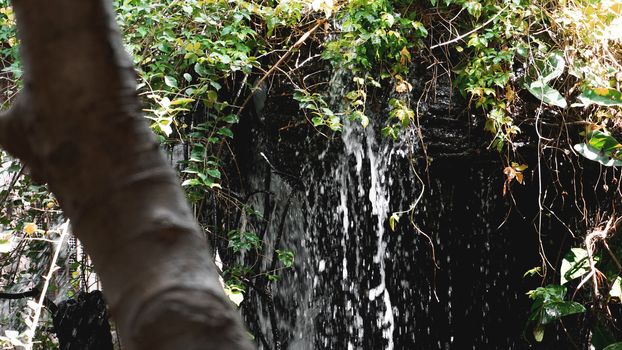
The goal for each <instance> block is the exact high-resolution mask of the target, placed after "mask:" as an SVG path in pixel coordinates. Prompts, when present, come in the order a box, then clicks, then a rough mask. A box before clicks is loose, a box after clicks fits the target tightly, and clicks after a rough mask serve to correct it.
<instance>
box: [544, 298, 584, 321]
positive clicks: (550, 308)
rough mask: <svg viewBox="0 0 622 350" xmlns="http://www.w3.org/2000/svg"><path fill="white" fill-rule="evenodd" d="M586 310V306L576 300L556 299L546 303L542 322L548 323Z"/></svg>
mask: <svg viewBox="0 0 622 350" xmlns="http://www.w3.org/2000/svg"><path fill="white" fill-rule="evenodd" d="M581 312H585V307H584V306H583V305H581V304H579V303H577V302H574V301H554V302H550V303H545V304H544V315H543V317H542V324H548V323H551V322H553V321H555V320H558V319H560V318H561V317H564V316H568V315H573V314H578V313H581Z"/></svg>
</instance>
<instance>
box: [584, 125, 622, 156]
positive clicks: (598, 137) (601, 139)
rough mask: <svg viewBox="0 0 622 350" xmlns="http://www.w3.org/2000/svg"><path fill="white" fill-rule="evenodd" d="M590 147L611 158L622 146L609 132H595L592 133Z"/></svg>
mask: <svg viewBox="0 0 622 350" xmlns="http://www.w3.org/2000/svg"><path fill="white" fill-rule="evenodd" d="M589 136H590V140H589V141H588V143H589V145H590V146H592V147H594V148H596V149H597V150H599V151H600V152H601V153H603V155H605V156H611V154H612V153H613V152H614V151H616V150H617V149H619V148H622V145H621V144H620V143H619V142H618V140H616V139H615V138H614V137H613V136H611V135H610V134H609V133H608V132H605V131H600V130H595V131H593V132H591V133H590V135H589Z"/></svg>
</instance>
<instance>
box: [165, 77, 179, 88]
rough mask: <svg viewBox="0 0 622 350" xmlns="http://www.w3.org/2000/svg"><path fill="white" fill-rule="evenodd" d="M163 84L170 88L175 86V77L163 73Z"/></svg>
mask: <svg viewBox="0 0 622 350" xmlns="http://www.w3.org/2000/svg"><path fill="white" fill-rule="evenodd" d="M164 84H166V85H167V86H169V87H172V88H176V87H177V79H175V78H173V77H171V76H169V75H165V76H164Z"/></svg>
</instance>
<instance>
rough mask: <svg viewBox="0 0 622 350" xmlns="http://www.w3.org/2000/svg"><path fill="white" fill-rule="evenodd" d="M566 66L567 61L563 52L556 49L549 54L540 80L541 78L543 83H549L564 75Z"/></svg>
mask: <svg viewBox="0 0 622 350" xmlns="http://www.w3.org/2000/svg"><path fill="white" fill-rule="evenodd" d="M565 67H566V61H565V60H564V56H563V53H562V52H561V51H554V52H552V53H551V54H549V56H548V58H547V60H546V61H545V63H544V69H543V70H542V72H541V76H540V77H539V78H538V80H541V81H542V82H543V83H548V82H549V81H551V80H553V79H555V78H557V77H559V76H560V75H562V73H564V68H565Z"/></svg>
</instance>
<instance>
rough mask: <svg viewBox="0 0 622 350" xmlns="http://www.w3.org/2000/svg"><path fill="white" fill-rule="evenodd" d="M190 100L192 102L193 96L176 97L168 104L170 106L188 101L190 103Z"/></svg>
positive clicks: (184, 103) (185, 103)
mask: <svg viewBox="0 0 622 350" xmlns="http://www.w3.org/2000/svg"><path fill="white" fill-rule="evenodd" d="M192 102H194V99H193V98H177V99H175V100H173V101H172V102H171V104H170V105H171V106H176V105H187V104H188V103H192Z"/></svg>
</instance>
